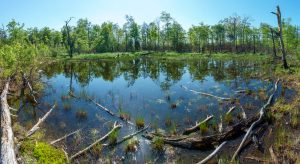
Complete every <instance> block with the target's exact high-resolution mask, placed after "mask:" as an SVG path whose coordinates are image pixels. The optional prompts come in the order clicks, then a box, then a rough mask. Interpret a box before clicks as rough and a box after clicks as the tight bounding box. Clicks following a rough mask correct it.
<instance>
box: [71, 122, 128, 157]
mask: <svg viewBox="0 0 300 164" xmlns="http://www.w3.org/2000/svg"><path fill="white" fill-rule="evenodd" d="M121 127H122V125H120V124H117V122H115V123H114V126H113V128H112V129H111V130H110V131H109V132H108V133H107V134H105V135H104V136H103V137H101V138H100V139H98V140H96V141H95V142H94V143H92V144H91V145H89V146H88V147H86V148H84V149H83V150H80V151H79V152H77V153H76V154H74V155H72V156H71V158H70V161H72V160H73V159H75V158H76V157H78V156H80V155H81V154H83V153H84V152H86V151H88V150H90V149H91V148H92V147H94V146H95V145H97V144H98V143H99V142H101V141H104V140H106V139H107V138H108V136H109V135H110V134H111V133H113V132H115V131H117V130H119V129H120V128H121Z"/></svg>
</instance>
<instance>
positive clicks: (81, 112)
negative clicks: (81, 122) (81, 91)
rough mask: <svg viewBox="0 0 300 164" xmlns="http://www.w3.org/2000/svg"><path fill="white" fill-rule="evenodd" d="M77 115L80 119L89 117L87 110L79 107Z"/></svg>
mask: <svg viewBox="0 0 300 164" xmlns="http://www.w3.org/2000/svg"><path fill="white" fill-rule="evenodd" d="M76 117H77V118H79V119H86V118H87V112H86V111H84V110H82V109H79V110H77V111H76Z"/></svg>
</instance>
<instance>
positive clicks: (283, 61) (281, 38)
mask: <svg viewBox="0 0 300 164" xmlns="http://www.w3.org/2000/svg"><path fill="white" fill-rule="evenodd" d="M272 14H275V15H276V16H277V22H278V33H277V35H278V36H279V41H280V47H281V52H282V58H281V60H282V64H283V68H284V69H287V68H289V66H288V64H287V61H286V51H285V47H284V42H283V37H282V20H281V11H280V8H279V6H277V12H276V13H275V12H272Z"/></svg>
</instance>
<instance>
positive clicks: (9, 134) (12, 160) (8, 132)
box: [0, 78, 17, 164]
mask: <svg viewBox="0 0 300 164" xmlns="http://www.w3.org/2000/svg"><path fill="white" fill-rule="evenodd" d="M9 83H10V78H8V80H7V82H6V84H5V86H4V89H3V91H2V93H1V161H0V163H3V164H17V160H16V154H15V150H14V147H15V145H14V133H13V131H12V128H11V118H10V110H9V105H8V103H7V93H8V89H9Z"/></svg>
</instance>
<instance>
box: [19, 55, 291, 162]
mask: <svg viewBox="0 0 300 164" xmlns="http://www.w3.org/2000/svg"><path fill="white" fill-rule="evenodd" d="M42 71H43V73H42V80H43V81H44V83H45V87H44V90H43V92H42V93H41V95H40V96H39V98H38V101H39V104H38V105H37V106H31V105H30V104H29V103H28V104H22V101H21V102H18V104H16V105H17V106H19V107H20V106H23V108H21V110H20V111H19V113H18V115H19V117H18V121H19V122H20V123H21V125H23V126H24V127H27V128H30V127H31V126H32V125H33V124H35V122H36V121H37V120H38V118H39V117H41V116H43V115H44V114H45V113H46V112H47V111H48V110H49V109H50V108H51V106H52V105H53V104H54V103H57V108H56V109H55V110H54V111H53V112H52V113H51V115H50V116H49V117H48V118H47V120H46V122H45V123H44V125H43V129H44V130H45V134H46V136H45V137H44V140H46V141H51V140H54V139H57V138H60V137H62V136H63V135H65V134H67V133H70V132H72V131H75V130H77V129H81V131H80V132H79V133H76V134H75V135H73V136H70V137H68V138H67V140H66V141H62V143H61V144H63V145H64V147H66V148H67V149H66V151H67V152H68V154H69V155H73V154H75V153H76V152H78V151H79V150H81V149H83V148H85V147H86V146H88V145H89V144H91V143H93V142H94V141H95V140H97V139H99V138H101V137H102V136H103V135H105V134H106V133H107V132H109V131H110V129H111V126H112V125H113V123H114V122H115V121H118V122H119V123H121V124H122V125H123V127H122V128H121V130H120V132H119V134H118V137H119V138H121V137H123V136H126V135H128V134H130V133H133V132H135V131H136V127H135V126H134V125H130V124H126V123H125V122H124V121H123V120H121V119H120V118H118V117H115V116H112V115H110V114H109V113H107V112H105V111H104V110H102V109H101V108H99V107H98V106H96V105H95V104H94V103H93V102H91V101H90V100H88V98H90V99H93V100H95V101H96V102H98V103H99V104H101V105H103V106H105V107H106V108H107V109H109V110H110V111H111V112H113V113H115V114H116V115H118V116H120V115H122V116H123V117H126V118H128V119H129V120H130V121H131V122H133V123H134V124H135V120H136V119H142V120H144V122H145V125H149V124H151V128H150V129H148V131H152V130H159V131H161V132H163V133H166V134H172V135H176V134H182V132H183V130H184V129H186V128H188V127H191V126H193V125H195V122H197V121H198V122H199V121H201V120H204V119H205V118H206V117H207V116H209V115H213V116H214V119H213V121H212V122H213V123H214V124H216V125H217V126H218V128H217V130H216V129H215V131H218V129H219V128H220V127H221V126H220V125H221V124H220V122H222V121H223V122H224V119H222V120H221V116H223V115H224V114H225V113H226V112H227V111H228V110H229V109H230V108H231V107H233V106H236V107H237V109H236V110H235V111H234V114H233V118H232V119H231V120H227V121H228V124H232V123H234V122H237V121H238V120H240V119H242V118H241V114H240V113H241V109H242V111H244V112H245V114H246V116H247V117H250V116H251V115H253V114H255V113H256V112H257V111H258V110H259V108H260V107H261V106H262V105H263V104H264V103H265V102H266V99H267V98H268V95H270V94H271V93H272V87H273V85H274V80H275V79H269V78H266V79H264V80H263V79H260V78H256V77H257V76H261V75H262V74H263V76H264V77H272V74H273V68H272V66H271V65H270V64H266V63H262V62H259V61H245V60H226V61H223V60H214V59H195V60H181V61H179V60H172V61H168V60H166V59H150V58H147V57H141V58H134V59H124V60H118V59H114V60H110V59H106V60H104V59H103V60H96V61H95V60H93V61H72V62H71V61H62V62H55V63H52V64H50V65H47V66H45V67H44V68H42ZM240 90H245V93H238V92H236V91H240ZM280 90H281V91H282V92H283V90H282V88H280ZM281 91H280V92H281ZM197 92H205V93H209V94H212V95H215V96H219V97H225V98H230V101H221V100H220V99H217V98H215V97H210V96H205V95H201V94H199V93H197ZM69 93H72V96H70V94H69ZM283 94H284V95H285V96H289V95H290V94H287V93H286V92H284V93H283ZM74 95H76V96H74ZM277 96H278V95H277ZM16 105H15V106H16ZM225 121H226V120H225ZM226 125H227V123H224V125H223V126H226ZM210 133H214V130H208V132H207V134H210ZM200 135H202V134H200ZM136 139H137V140H139V146H138V147H137V151H136V152H125V147H126V144H127V142H124V143H122V144H120V145H117V146H114V147H108V148H105V149H103V150H98V151H97V152H96V153H95V152H93V153H91V152H90V153H86V154H84V155H83V156H81V157H79V158H77V160H78V161H80V162H84V161H85V162H87V161H89V162H92V163H95V162H97V161H98V162H99V161H100V162H101V161H102V162H103V161H106V160H110V161H121V160H123V161H124V162H125V163H146V162H149V161H152V162H158V163H161V162H170V161H177V162H179V161H184V162H185V163H192V162H197V161H199V159H201V158H202V157H204V156H206V155H207V154H208V153H210V152H209V151H207V152H203V151H199V150H186V149H180V148H170V147H166V151H164V152H157V151H155V150H153V149H152V146H151V142H150V141H148V140H147V139H145V138H143V137H142V136H141V135H137V136H136Z"/></svg>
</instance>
